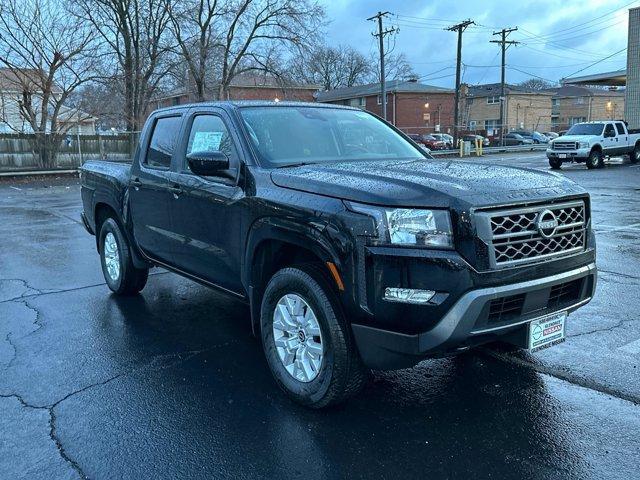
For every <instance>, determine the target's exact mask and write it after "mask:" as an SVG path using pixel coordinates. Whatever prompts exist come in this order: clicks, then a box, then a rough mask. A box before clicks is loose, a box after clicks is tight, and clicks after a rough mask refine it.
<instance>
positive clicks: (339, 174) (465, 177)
mask: <svg viewBox="0 0 640 480" xmlns="http://www.w3.org/2000/svg"><path fill="white" fill-rule="evenodd" d="M271 179H272V181H273V182H274V183H275V184H276V185H278V186H280V187H283V188H290V189H294V190H300V191H304V192H310V193H316V194H319V195H325V196H330V197H335V198H340V199H343V200H352V201H355V202H362V203H369V204H374V205H388V206H405V207H449V206H451V205H452V204H454V203H458V202H462V203H467V204H470V205H473V206H484V205H499V204H502V203H511V202H514V201H539V200H543V199H545V198H557V197H558V196H563V195H571V194H578V193H583V192H584V190H583V189H582V188H581V187H579V186H578V185H576V184H575V183H573V182H572V181H570V180H568V179H566V178H565V177H564V176H561V175H558V174H554V173H550V172H541V171H536V170H530V169H526V168H517V167H502V166H499V165H486V164H477V163H472V162H462V161H458V160H455V161H442V160H427V159H418V160H411V161H398V160H384V161H380V160H376V161H356V162H340V163H326V164H314V165H305V166H301V167H291V168H281V169H276V170H273V171H272V172H271Z"/></svg>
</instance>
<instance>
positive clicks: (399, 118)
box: [316, 80, 454, 133]
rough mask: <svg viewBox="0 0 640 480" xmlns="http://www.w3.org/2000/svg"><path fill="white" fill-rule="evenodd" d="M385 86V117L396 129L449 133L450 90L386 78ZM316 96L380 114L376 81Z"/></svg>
mask: <svg viewBox="0 0 640 480" xmlns="http://www.w3.org/2000/svg"><path fill="white" fill-rule="evenodd" d="M386 88H387V120H388V121H389V122H390V123H392V124H393V125H395V126H396V127H398V128H399V129H401V130H403V131H405V132H407V133H433V132H436V131H438V132H442V133H451V131H452V130H453V104H454V91H453V90H450V89H448V88H440V87H434V86H432V85H425V84H423V83H419V82H417V81H412V80H409V81H401V80H389V81H388V82H387V83H386ZM316 100H317V101H318V102H323V103H333V104H338V105H351V106H353V107H360V108H362V109H364V110H367V111H369V112H372V113H375V114H376V115H382V101H381V95H380V84H379V83H372V84H368V85H361V86H356V87H346V88H337V89H335V90H329V91H324V92H318V93H317V95H316Z"/></svg>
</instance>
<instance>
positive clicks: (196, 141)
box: [187, 115, 238, 168]
mask: <svg viewBox="0 0 640 480" xmlns="http://www.w3.org/2000/svg"><path fill="white" fill-rule="evenodd" d="M218 151H219V152H222V153H224V154H225V155H226V156H227V157H228V158H229V163H230V165H231V168H234V167H236V166H237V164H238V154H237V152H236V147H235V145H234V144H233V139H232V138H231V135H230V134H229V130H228V129H227V127H226V126H225V124H224V122H223V121H222V119H221V118H220V117H218V116H217V115H198V116H196V117H195V118H194V120H193V124H192V125H191V132H190V133H189V143H188V144H187V155H188V154H190V153H193V152H218Z"/></svg>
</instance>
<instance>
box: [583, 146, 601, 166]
mask: <svg viewBox="0 0 640 480" xmlns="http://www.w3.org/2000/svg"><path fill="white" fill-rule="evenodd" d="M586 163H587V168H588V169H592V168H602V167H604V156H603V155H602V152H601V151H599V150H591V153H590V154H589V158H587V162H586Z"/></svg>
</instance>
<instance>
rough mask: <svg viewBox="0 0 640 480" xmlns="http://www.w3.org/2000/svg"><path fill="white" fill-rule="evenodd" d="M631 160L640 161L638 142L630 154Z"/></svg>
mask: <svg viewBox="0 0 640 480" xmlns="http://www.w3.org/2000/svg"><path fill="white" fill-rule="evenodd" d="M629 160H630V161H631V163H638V162H640V143H636V146H635V147H633V152H631V154H630V155H629Z"/></svg>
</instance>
